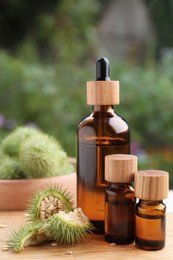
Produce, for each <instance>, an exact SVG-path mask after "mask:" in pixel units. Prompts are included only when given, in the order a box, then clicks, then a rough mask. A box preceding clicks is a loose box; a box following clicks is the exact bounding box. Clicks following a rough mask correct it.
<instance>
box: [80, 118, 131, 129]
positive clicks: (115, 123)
mask: <svg viewBox="0 0 173 260" xmlns="http://www.w3.org/2000/svg"><path fill="white" fill-rule="evenodd" d="M103 125H104V126H107V127H109V126H110V127H111V129H115V130H116V132H117V133H118V132H122V131H129V126H128V124H127V122H126V120H125V119H124V118H123V117H121V116H120V115H118V114H116V113H111V114H109V113H107V114H105V115H100V116H98V115H96V116H95V115H94V114H93V113H91V114H90V115H88V116H86V117H84V118H83V119H82V120H81V121H80V123H79V125H78V130H80V129H81V128H85V127H87V128H88V127H90V128H97V126H98V127H99V126H102V127H103Z"/></svg>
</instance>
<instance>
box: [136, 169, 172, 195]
mask: <svg viewBox="0 0 173 260" xmlns="http://www.w3.org/2000/svg"><path fill="white" fill-rule="evenodd" d="M134 184H135V196H136V198H139V199H143V200H163V199H166V198H167V197H168V191H169V174H168V172H166V171H160V170H142V171H138V172H136V173H135V182H134Z"/></svg>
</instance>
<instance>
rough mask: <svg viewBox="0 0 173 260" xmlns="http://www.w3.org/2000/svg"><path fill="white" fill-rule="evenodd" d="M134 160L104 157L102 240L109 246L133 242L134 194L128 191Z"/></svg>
mask: <svg viewBox="0 0 173 260" xmlns="http://www.w3.org/2000/svg"><path fill="white" fill-rule="evenodd" d="M136 171H137V157H136V156H133V155H123V154H117V155H107V156H106V157H105V180H106V181H108V187H107V188H106V189H105V239H106V240H107V241H108V242H110V243H116V244H130V243H132V242H134V238H135V194H134V189H133V187H132V182H133V180H134V173H135V172H136Z"/></svg>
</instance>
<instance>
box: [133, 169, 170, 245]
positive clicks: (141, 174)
mask: <svg viewBox="0 0 173 260" xmlns="http://www.w3.org/2000/svg"><path fill="white" fill-rule="evenodd" d="M168 183H169V175H168V172H165V171H159V170H145V171H138V172H136V173H135V196H136V197H137V198H139V202H138V203H137V205H136V238H135V241H136V244H137V245H138V246H139V247H140V248H142V249H146V250H159V249H162V248H163V247H164V246H165V225H166V223H165V222H166V216H165V213H166V206H165V204H164V203H163V199H165V198H166V197H167V196H168V186H169V184H168Z"/></svg>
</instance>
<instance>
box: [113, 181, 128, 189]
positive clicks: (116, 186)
mask: <svg viewBox="0 0 173 260" xmlns="http://www.w3.org/2000/svg"><path fill="white" fill-rule="evenodd" d="M108 187H109V188H112V189H120V190H124V189H125V190H126V189H131V188H132V183H115V182H108Z"/></svg>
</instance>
